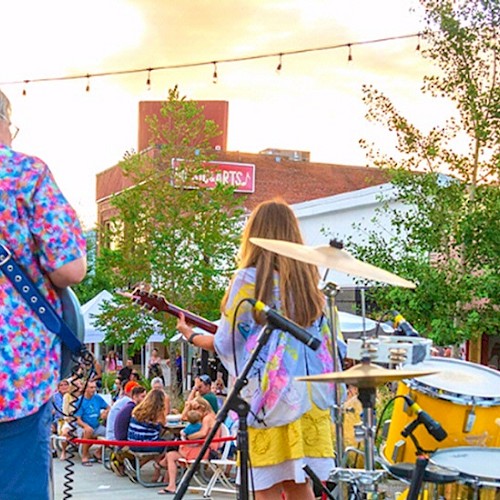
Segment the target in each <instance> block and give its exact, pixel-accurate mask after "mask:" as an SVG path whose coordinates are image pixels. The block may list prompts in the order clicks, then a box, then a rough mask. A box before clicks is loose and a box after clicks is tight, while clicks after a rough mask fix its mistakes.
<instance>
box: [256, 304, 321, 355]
mask: <svg viewBox="0 0 500 500" xmlns="http://www.w3.org/2000/svg"><path fill="white" fill-rule="evenodd" d="M249 302H250V303H251V304H252V305H253V306H254V307H255V309H257V311H259V312H263V313H264V314H265V315H266V318H267V321H268V323H270V324H271V325H272V326H274V327H276V328H279V329H280V330H283V331H285V332H288V333H291V334H292V335H293V336H294V337H295V338H296V339H297V340H300V342H302V343H303V344H305V345H306V346H307V347H310V348H311V349H312V350H313V351H316V350H317V349H318V348H319V346H320V345H321V341H320V340H319V339H317V338H315V337H313V336H312V335H311V334H310V333H309V332H307V331H306V330H304V328H302V327H301V326H299V325H297V323H294V322H293V321H292V320H291V319H288V318H285V317H284V316H282V315H281V314H279V313H278V312H276V311H275V310H274V309H271V308H270V307H269V306H266V304H264V302H261V301H260V300H255V299H249Z"/></svg>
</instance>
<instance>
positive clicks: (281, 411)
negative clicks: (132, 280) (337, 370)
mask: <svg viewBox="0 0 500 500" xmlns="http://www.w3.org/2000/svg"><path fill="white" fill-rule="evenodd" d="M251 237H260V238H269V239H280V240H286V241H291V242H295V243H302V237H301V234H300V230H299V226H298V222H297V219H296V217H295V215H294V213H293V212H292V210H291V209H290V207H289V206H288V205H287V204H286V203H284V202H282V201H277V200H273V201H268V202H264V203H261V204H260V205H259V206H258V207H257V208H256V209H255V210H254V211H253V213H252V215H251V217H250V219H249V220H248V222H247V225H246V228H245V231H244V234H243V239H242V244H241V249H240V255H239V266H238V267H239V269H238V271H237V272H236V273H235V275H234V276H233V279H232V281H231V284H230V286H229V288H228V290H227V293H226V296H225V297H224V300H223V303H222V318H221V323H220V326H219V328H218V330H217V333H216V334H215V336H214V337H211V336H202V335H196V334H193V332H192V330H191V328H190V327H189V326H188V325H187V324H186V323H185V320H184V318H181V319H180V320H179V322H178V329H179V331H181V332H182V333H183V334H184V335H185V337H186V338H188V340H189V341H190V342H191V343H193V344H194V345H196V346H198V347H201V348H204V349H215V351H216V352H217V354H218V355H219V357H220V359H221V360H222V362H223V363H224V365H225V367H226V368H227V370H228V371H229V373H230V374H231V375H232V376H237V375H238V373H240V372H241V370H242V368H243V366H244V365H245V363H246V361H247V360H248V358H249V356H250V353H251V351H252V349H253V348H254V347H255V345H256V342H257V337H258V335H259V333H260V331H261V329H262V327H263V326H264V325H265V323H266V321H265V317H263V316H260V315H259V314H257V313H256V312H255V310H254V309H253V308H252V306H251V305H250V303H249V302H248V301H246V300H245V299H249V298H250V299H257V300H260V301H262V302H264V303H265V304H267V305H269V306H271V307H273V308H275V309H277V310H278V311H279V312H280V313H281V314H283V315H285V316H286V317H288V318H291V319H293V320H294V321H295V322H296V323H298V324H299V325H301V326H302V327H304V328H305V329H306V330H307V331H308V332H309V333H310V334H311V335H312V336H314V337H315V338H317V339H319V340H320V341H321V345H320V347H319V349H318V350H317V351H313V350H311V349H310V348H309V347H307V346H305V345H304V344H303V343H302V342H300V341H299V340H297V339H296V338H295V337H293V336H292V335H290V334H289V333H286V332H284V331H281V330H274V331H273V333H272V334H271V336H270V339H269V341H268V342H267V344H266V346H265V347H264V348H263V350H262V351H261V354H260V356H259V358H258V360H257V362H256V363H254V366H253V367H252V369H251V372H250V374H249V377H248V379H249V383H248V385H247V386H246V387H245V389H244V390H243V394H242V396H243V397H244V398H245V399H246V400H247V401H248V402H249V403H250V406H251V413H250V415H249V418H248V424H249V440H250V460H251V466H252V475H253V483H252V482H250V484H253V485H254V488H255V497H256V498H257V499H258V500H262V499H280V498H282V496H281V495H282V493H283V492H284V493H285V494H286V497H287V498H289V499H294V498H300V499H301V500H302V499H313V498H314V495H313V491H312V488H311V486H310V484H309V481H308V480H307V479H306V475H305V473H304V471H303V466H304V465H306V464H308V465H309V466H310V467H311V469H312V470H313V471H314V472H315V473H316V474H317V475H318V476H319V477H320V479H322V480H325V479H326V478H327V477H328V475H329V473H330V472H331V470H332V469H333V467H334V461H333V436H332V425H331V418H330V410H331V408H332V406H333V387H332V385H331V384H323V383H322V384H308V383H306V382H299V381H297V380H296V377H298V376H301V375H312V374H318V373H326V372H331V371H332V370H333V361H332V346H331V342H330V331H329V328H328V325H327V321H326V318H325V317H324V315H323V306H324V297H323V295H322V293H321V292H320V290H319V289H318V282H319V274H318V270H317V268H316V267H315V266H313V265H309V264H305V263H302V262H299V261H296V260H294V259H290V258H286V257H282V256H280V255H277V254H275V253H273V252H269V251H266V250H264V249H262V248H260V247H257V246H256V245H254V244H252V243H251V242H250V238H251Z"/></svg>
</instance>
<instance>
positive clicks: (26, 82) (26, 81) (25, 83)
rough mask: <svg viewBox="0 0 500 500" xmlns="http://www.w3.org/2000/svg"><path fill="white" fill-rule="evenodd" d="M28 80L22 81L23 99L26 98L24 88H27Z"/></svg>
mask: <svg viewBox="0 0 500 500" xmlns="http://www.w3.org/2000/svg"><path fill="white" fill-rule="evenodd" d="M28 83H29V80H24V86H23V97H26V94H27V93H28V92H27V91H26V87H27V86H28Z"/></svg>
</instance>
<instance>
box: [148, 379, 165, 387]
mask: <svg viewBox="0 0 500 500" xmlns="http://www.w3.org/2000/svg"><path fill="white" fill-rule="evenodd" d="M154 384H160V385H161V386H162V387H163V385H164V384H163V380H162V379H161V377H154V378H153V379H152V380H151V387H153V385H154Z"/></svg>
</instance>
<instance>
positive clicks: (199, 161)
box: [98, 88, 243, 366]
mask: <svg viewBox="0 0 500 500" xmlns="http://www.w3.org/2000/svg"><path fill="white" fill-rule="evenodd" d="M161 115H162V118H163V119H159V118H158V117H156V116H154V117H152V118H151V119H150V120H149V126H150V130H151V136H152V140H151V144H150V147H149V148H148V150H147V151H145V152H141V153H131V154H127V155H126V156H125V157H124V159H123V161H122V162H121V163H120V168H121V169H122V171H123V173H124V175H125V176H127V177H129V178H130V179H131V180H132V184H133V187H132V188H130V189H127V190H124V191H122V192H121V193H119V194H117V195H115V196H114V197H113V199H112V205H113V207H114V208H115V210H116V214H115V216H114V217H113V218H112V221H111V224H110V225H109V227H108V228H107V229H106V230H103V231H102V234H101V242H102V246H103V247H104V248H102V249H101V253H100V256H99V257H98V261H99V262H101V263H103V265H104V266H105V267H106V274H107V275H108V276H110V281H111V282H112V283H113V285H114V286H115V287H118V288H127V287H130V286H134V285H135V284H137V283H147V284H148V285H149V286H151V287H152V288H153V289H154V291H155V293H159V294H161V295H163V296H164V297H165V298H166V299H167V300H168V301H169V302H172V303H174V304H177V305H179V306H181V307H183V308H185V309H188V310H191V311H193V312H195V313H196V314H199V315H201V316H204V317H206V318H208V319H216V318H218V317H219V316H220V313H219V305H220V300H221V298H222V295H223V293H224V290H225V288H226V286H227V283H228V278H229V275H230V273H231V271H232V268H233V266H234V264H233V262H234V256H235V252H236V248H237V244H238V241H239V234H240V226H241V221H240V219H241V215H242V214H243V211H242V209H241V205H242V203H243V198H241V197H238V196H235V194H234V187H232V186H228V185H223V184H222V183H217V184H216V186H215V187H214V188H208V187H206V185H205V180H206V178H207V177H211V176H213V175H214V172H213V171H212V170H211V166H210V165H209V164H207V162H208V161H210V160H213V156H212V153H211V151H212V149H211V147H210V145H209V140H210V139H211V138H213V137H215V136H217V135H219V131H218V130H217V127H216V125H215V123H214V122H212V121H209V120H206V119H205V116H204V114H203V110H202V109H201V107H200V106H199V105H198V104H197V103H196V102H194V101H188V100H186V99H185V98H180V97H179V92H178V90H177V88H174V89H172V90H170V91H169V96H168V100H167V101H166V102H165V104H164V105H163V107H162V109H161ZM116 302H117V304H118V307H116V306H114V307H111V306H109V307H106V308H105V312H104V313H103V314H101V315H100V317H99V320H98V323H99V325H100V326H101V327H102V328H104V329H105V331H106V341H107V342H108V343H112V344H113V343H118V342H122V341H126V340H129V339H130V338H131V336H132V338H133V344H132V350H136V349H138V348H139V347H140V346H142V345H143V344H144V343H145V342H146V341H147V338H148V337H149V336H150V335H151V334H152V333H153V332H154V331H155V328H157V325H158V323H156V324H155V323H154V322H153V321H152V317H151V316H150V315H145V314H140V313H139V311H138V308H137V306H135V305H133V304H131V303H130V301H129V300H128V299H123V298H120V297H117V298H116ZM156 320H157V321H160V322H161V324H162V330H163V333H165V334H166V336H167V338H168V337H170V336H171V334H172V333H173V332H174V325H175V320H174V319H173V318H169V317H168V316H166V315H165V314H159V315H157V316H156ZM172 366H174V365H173V364H172Z"/></svg>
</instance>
